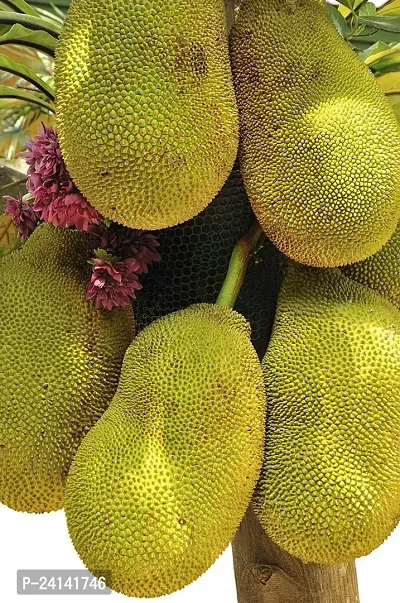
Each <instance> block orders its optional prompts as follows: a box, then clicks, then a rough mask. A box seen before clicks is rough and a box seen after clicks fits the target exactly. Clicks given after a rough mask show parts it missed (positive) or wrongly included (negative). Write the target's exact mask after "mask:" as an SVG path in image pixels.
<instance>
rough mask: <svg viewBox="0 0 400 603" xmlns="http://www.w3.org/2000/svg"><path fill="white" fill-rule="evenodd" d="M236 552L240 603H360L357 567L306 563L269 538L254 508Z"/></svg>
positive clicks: (240, 532)
mask: <svg viewBox="0 0 400 603" xmlns="http://www.w3.org/2000/svg"><path fill="white" fill-rule="evenodd" d="M232 548H233V560H234V568H235V576H236V587H237V594H238V601H239V603H359V596H358V588H357V576H356V570H355V565H354V563H348V564H342V565H317V564H315V563H307V564H305V563H302V561H300V559H297V558H296V557H293V556H292V555H289V554H288V553H286V552H285V551H283V550H282V549H280V548H279V547H277V546H276V545H275V544H274V543H273V542H272V541H271V540H270V539H269V538H268V536H267V535H266V534H265V532H264V530H263V529H262V527H261V526H260V523H259V521H258V519H257V517H256V516H255V514H254V512H253V510H252V508H251V507H250V508H249V509H248V511H247V513H246V515H245V517H244V519H243V521H242V523H241V526H240V528H239V530H238V533H237V535H236V537H235V539H234V540H233V543H232Z"/></svg>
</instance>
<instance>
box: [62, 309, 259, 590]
mask: <svg viewBox="0 0 400 603" xmlns="http://www.w3.org/2000/svg"><path fill="white" fill-rule="evenodd" d="M264 415H265V392H264V386H263V381H262V373H261V366H260V362H259V360H258V357H257V354H256V352H255V350H254V348H253V347H252V345H251V343H250V329H249V325H248V323H247V322H246V320H245V319H244V318H243V317H242V316H241V315H240V314H238V313H237V312H235V311H233V310H231V309H229V308H223V307H218V306H214V305H212V304H198V305H193V306H191V307H189V308H187V309H185V310H181V311H179V312H176V313H173V314H169V315H168V316H165V317H163V318H160V319H159V320H157V321H156V322H154V323H153V324H152V325H150V326H149V327H147V328H146V329H144V330H143V331H142V332H141V333H139V335H138V336H137V337H136V338H135V339H134V341H133V343H132V345H131V346H130V347H129V349H128V351H127V353H126V355H125V360H124V364H123V367H122V373H121V380H120V384H119V387H118V390H117V393H116V395H115V397H114V399H113V401H112V402H111V405H110V407H109V408H108V410H107V411H106V412H105V413H104V415H103V417H102V418H101V419H100V421H99V422H98V423H97V424H96V425H95V426H94V427H93V428H92V429H91V431H90V432H89V434H88V435H87V436H86V437H85V439H84V440H83V442H82V444H81V445H80V447H79V449H78V452H77V454H76V456H75V459H74V461H73V463H72V466H71V471H70V473H69V476H68V481H67V493H66V504H65V511H66V517H67V524H68V529H69V533H70V536H71V538H72V542H73V544H74V546H75V548H76V550H77V552H78V553H79V555H80V557H81V558H82V560H83V561H84V563H85V564H86V565H87V567H88V568H89V569H90V570H92V571H95V570H96V569H97V570H98V569H102V571H104V572H110V574H109V576H108V582H107V583H108V584H109V586H110V587H111V588H113V589H114V590H116V591H119V592H122V593H124V594H125V595H130V596H135V597H157V596H160V595H164V594H167V593H171V592H173V591H175V590H177V589H180V588H183V587H184V586H185V585H187V584H189V583H190V582H192V581H193V580H195V579H196V578H197V577H198V576H200V575H201V574H202V573H203V572H204V571H205V570H207V569H208V567H209V566H210V565H211V564H212V563H213V562H214V561H215V559H216V558H217V557H218V555H219V554H220V553H221V552H222V551H223V550H224V549H225V547H226V546H227V545H228V543H229V541H230V540H231V538H232V537H233V535H234V533H235V531H236V529H237V527H238V525H239V523H240V521H241V519H242V516H243V515H244V512H245V510H246V507H247V505H248V503H249V501H250V498H251V494H252V491H253V489H254V486H255V483H256V480H257V477H258V474H259V470H260V466H261V462H262V450H263V441H264Z"/></svg>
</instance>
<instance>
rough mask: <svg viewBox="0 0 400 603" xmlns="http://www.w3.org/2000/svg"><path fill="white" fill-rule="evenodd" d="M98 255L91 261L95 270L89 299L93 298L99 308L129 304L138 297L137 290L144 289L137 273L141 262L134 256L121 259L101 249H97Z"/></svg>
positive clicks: (89, 288)
mask: <svg viewBox="0 0 400 603" xmlns="http://www.w3.org/2000/svg"><path fill="white" fill-rule="evenodd" d="M96 255H97V257H96V258H94V259H93V260H92V262H91V263H92V264H93V272H92V278H91V280H90V284H89V287H88V291H87V299H89V300H90V299H92V300H93V301H94V304H95V307H96V308H98V309H100V308H104V309H105V310H112V309H113V308H115V307H118V306H119V307H123V306H128V305H129V304H130V303H131V300H132V299H135V298H136V294H135V291H137V290H139V289H142V285H141V284H140V282H139V279H138V277H137V274H136V272H137V270H138V268H139V267H140V266H139V263H138V262H137V260H135V259H134V258H128V259H126V260H123V261H121V260H119V259H118V258H113V257H112V256H109V255H107V254H105V253H104V251H103V250H101V249H99V250H97V251H96ZM99 256H101V257H99Z"/></svg>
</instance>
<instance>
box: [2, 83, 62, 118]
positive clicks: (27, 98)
mask: <svg viewBox="0 0 400 603" xmlns="http://www.w3.org/2000/svg"><path fill="white" fill-rule="evenodd" d="M0 98H14V99H16V100H20V101H24V102H25V103H28V104H33V105H39V107H43V108H44V109H47V110H48V111H50V112H51V113H55V108H54V106H53V105H50V104H49V103H48V102H46V101H45V100H43V99H41V98H40V97H38V96H37V95H36V94H35V93H34V92H29V91H27V90H18V89H16V88H12V87H11V86H0Z"/></svg>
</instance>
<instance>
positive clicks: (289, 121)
mask: <svg viewBox="0 0 400 603" xmlns="http://www.w3.org/2000/svg"><path fill="white" fill-rule="evenodd" d="M231 54H232V68H233V74H234V85H235V90H236V96H237V101H238V107H239V114H240V126H241V142H240V150H239V157H240V162H241V169H242V173H243V178H244V183H245V187H246V190H247V193H248V195H249V199H250V202H251V204H252V206H253V209H254V212H255V214H256V215H257V217H258V219H259V221H260V223H261V226H262V227H263V229H264V230H265V232H266V234H267V235H268V236H269V237H270V239H271V240H272V241H273V242H274V243H275V244H276V246H277V247H278V248H279V249H280V250H281V251H283V252H284V253H286V254H287V255H288V256H289V257H291V258H294V259H296V260H297V261H299V262H302V263H304V264H309V265H313V266H339V265H342V264H348V263H351V262H357V261H359V260H363V259H365V258H366V257H368V256H369V255H371V254H373V253H375V252H376V251H378V250H379V249H380V248H381V247H382V246H383V245H384V244H385V243H386V241H387V240H388V239H389V237H390V236H391V235H392V233H393V232H394V230H395V227H396V225H397V222H398V220H399V217H400V131H399V127H398V124H397V121H396V118H395V116H394V113H393V110H392V109H391V107H390V106H389V104H388V102H387V101H386V99H385V97H384V95H383V93H382V91H381V90H380V88H379V86H378V85H377V83H376V81H375V80H374V77H373V75H372V74H371V73H370V71H369V70H368V68H367V67H366V66H365V65H364V64H363V63H362V61H361V60H360V59H359V58H358V57H357V55H356V53H355V52H353V51H352V50H351V49H350V47H349V45H348V44H347V43H346V42H345V41H344V40H343V39H342V38H340V36H339V34H338V33H337V31H336V29H335V27H334V25H333V23H332V21H331V19H330V17H329V14H328V12H327V9H326V7H325V3H324V2H323V1H322V0H244V2H243V4H242V5H241V8H240V11H239V16H238V18H237V20H236V24H235V25H234V27H233V29H232V33H231Z"/></svg>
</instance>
